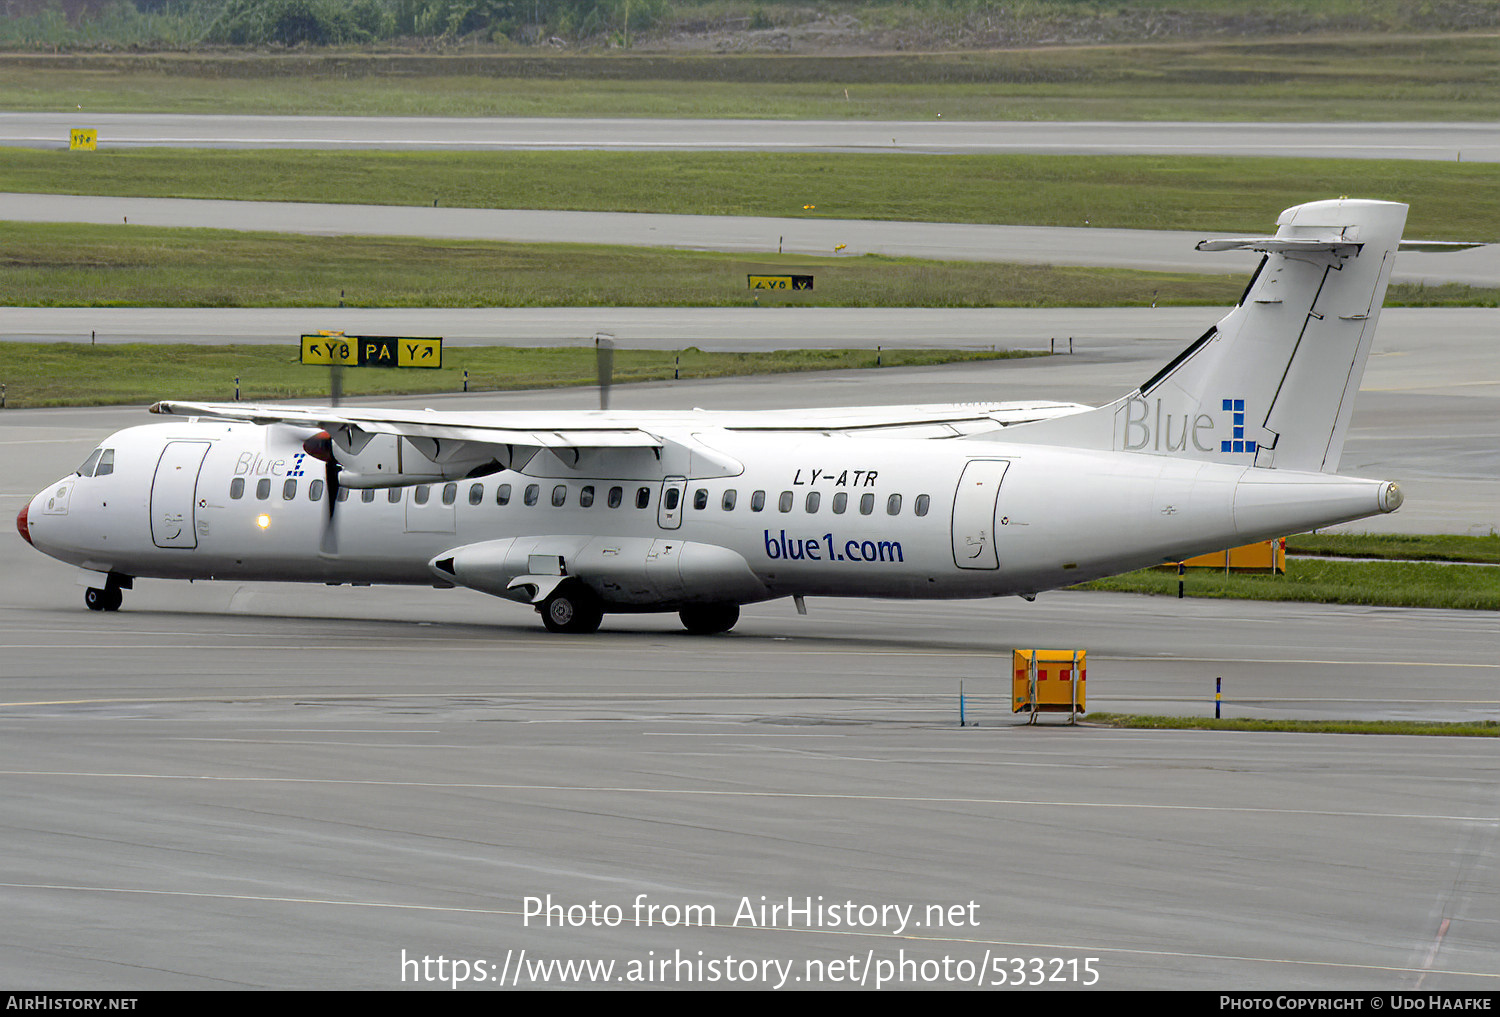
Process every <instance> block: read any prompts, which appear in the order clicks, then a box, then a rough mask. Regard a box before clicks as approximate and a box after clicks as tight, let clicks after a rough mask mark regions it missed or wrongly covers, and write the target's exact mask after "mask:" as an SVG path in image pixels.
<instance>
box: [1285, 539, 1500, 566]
mask: <svg viewBox="0 0 1500 1017" xmlns="http://www.w3.org/2000/svg"><path fill="white" fill-rule="evenodd" d="M1286 550H1287V553H1288V554H1305V555H1319V556H1323V557H1333V558H1386V559H1399V560H1407V561H1450V562H1474V563H1479V564H1490V565H1500V534H1496V533H1490V534H1487V535H1485V536H1467V535H1463V534H1453V533H1423V534H1414V533H1299V534H1296V535H1295V536H1291V537H1287V538H1286Z"/></svg>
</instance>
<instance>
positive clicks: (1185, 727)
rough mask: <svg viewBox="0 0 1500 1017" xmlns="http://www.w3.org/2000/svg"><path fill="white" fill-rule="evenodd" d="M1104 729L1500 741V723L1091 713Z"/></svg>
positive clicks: (1092, 722)
mask: <svg viewBox="0 0 1500 1017" xmlns="http://www.w3.org/2000/svg"><path fill="white" fill-rule="evenodd" d="M1087 717H1088V723H1089V724H1092V725H1098V726H1100V727H1117V728H1145V729H1149V730H1177V731H1288V732H1295V733H1298V734H1377V735H1444V736H1448V737H1466V738H1500V721H1494V720H1481V721H1473V722H1467V721H1460V722H1456V723H1441V722H1436V721H1415V720H1252V719H1224V718H1219V719H1214V718H1211V717H1160V716H1151V715H1148V714H1134V713H1090V714H1088V715H1087Z"/></svg>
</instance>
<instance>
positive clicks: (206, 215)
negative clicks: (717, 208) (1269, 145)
mask: <svg viewBox="0 0 1500 1017" xmlns="http://www.w3.org/2000/svg"><path fill="white" fill-rule="evenodd" d="M1279 211H1280V209H1267V211H1266V228H1265V230H1264V232H1265V233H1272V232H1274V231H1275V230H1274V224H1275V216H1276V213H1277V212H1279ZM0 220H13V221H16V222H84V223H99V224H105V225H109V224H115V223H120V224H122V225H123V224H127V223H135V224H137V225H141V226H169V227H205V228H214V229H230V230H259V231H269V232H274V233H304V234H313V235H319V236H322V235H327V236H334V235H358V236H407V237H430V238H433V239H444V240H489V241H498V242H509V243H573V244H597V243H604V242H607V243H610V244H622V245H626V246H632V247H673V248H680V249H687V250H711V251H744V252H746V253H755V252H762V253H770V252H773V251H776V252H785V253H789V254H816V255H832V254H834V253H835V251H834V248H835V246H837V245H839V244H843V245H846V249H845V250H844V251H842V252H840V256H854V255H860V254H888V255H896V256H902V257H913V258H928V259H934V260H949V261H996V262H1018V263H1022V264H1050V265H1086V266H1091V267H1121V268H1137V269H1144V270H1148V271H1159V272H1218V273H1225V272H1228V273H1235V274H1243V275H1245V276H1247V277H1248V275H1249V274H1250V272H1251V271H1252V270H1254V268H1255V265H1256V262H1257V261H1258V256H1257V255H1255V254H1250V253H1245V252H1225V253H1214V254H1203V253H1199V252H1198V251H1195V250H1194V249H1193V247H1194V245H1195V244H1196V243H1198V241H1200V240H1206V239H1209V238H1211V237H1218V236H1220V235H1221V234H1220V233H1216V232H1214V231H1210V230H1204V231H1198V232H1186V231H1174V230H1111V229H1094V228H1091V227H1085V226H1083V225H1082V224H1080V225H1079V226H1077V227H1062V226H1055V227H1054V226H1003V225H983V224H972V223H922V222H887V221H876V220H860V219H791V218H775V217H755V216H701V215H652V214H637V213H624V212H549V211H531V210H525V209H472V208H431V207H420V206H390V205H330V204H315V203H307V202H266V201H199V200H188V199H176V198H106V197H93V196H86V195H55V194H17V193H0ZM1236 235H1237V234H1236ZM1442 239H1450V240H1463V239H1465V238H1463V237H1448V238H1442ZM1392 278H1393V279H1395V281H1397V282H1420V283H1424V284H1427V285H1440V284H1442V283H1445V282H1457V283H1463V284H1466V285H1470V286H1500V244H1491V245H1487V246H1485V247H1479V248H1472V249H1470V250H1467V251H1458V252H1454V253H1450V254H1431V253H1420V252H1415V251H1406V252H1403V253H1402V254H1401V255H1400V256H1399V258H1398V260H1397V264H1396V268H1395V271H1394V273H1393V275H1392Z"/></svg>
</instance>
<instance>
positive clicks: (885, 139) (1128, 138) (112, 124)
mask: <svg viewBox="0 0 1500 1017" xmlns="http://www.w3.org/2000/svg"><path fill="white" fill-rule="evenodd" d="M1495 126H1496V125H1495V124H1494V123H1483V122H1480V123H1462V122H1448V123H1443V122H1427V123H1420V122H1388V123H1362V122H1333V123H1290V122H1281V123H1254V122H1243V123H1237V122H1191V121H1078V122H1068V121H971V120H941V119H934V120H921V121H918V120H888V121H887V120H863V121H862V120H723V119H694V120H681V119H676V120H672V119H649V118H629V117H607V118H606V117H385V116H221V115H215V114H195V113H101V112H95V111H92V110H76V111H71V112H65V113H56V112H42V113H19V112H3V113H0V145H30V146H37V147H43V148H66V147H67V146H68V140H69V133H70V131H71V130H72V129H73V128H77V127H85V128H94V129H95V130H97V131H98V132H99V135H98V137H99V144H100V146H101V147H108V146H118V147H146V146H153V147H154V146H165V147H176V148H210V147H212V148H323V149H357V148H379V149H395V150H398V151H399V150H413V149H468V150H476V151H500V150H515V149H567V148H591V149H625V150H655V151H669V152H680V151H693V150H698V151H702V150H719V151H747V150H748V151H808V152H829V151H844V152H931V153H971V154H978V153H1027V154H1058V153H1071V154H1077V155H1215V156H1251V157H1255V156H1268V155H1275V156H1300V157H1307V158H1330V159H1419V160H1434V159H1435V160H1442V161H1445V162H1453V161H1461V162H1495V161H1497V160H1500V136H1497V134H1496V131H1495Z"/></svg>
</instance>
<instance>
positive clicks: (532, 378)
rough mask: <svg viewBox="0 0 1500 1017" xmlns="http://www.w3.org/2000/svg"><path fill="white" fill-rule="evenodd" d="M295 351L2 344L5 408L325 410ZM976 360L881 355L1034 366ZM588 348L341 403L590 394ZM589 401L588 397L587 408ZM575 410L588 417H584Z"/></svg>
mask: <svg viewBox="0 0 1500 1017" xmlns="http://www.w3.org/2000/svg"><path fill="white" fill-rule="evenodd" d="M299 353H300V349H299V347H298V346H297V344H296V342H295V339H293V340H289V341H288V343H287V344H286V345H285V346H197V345H170V344H161V345H157V344H135V343H121V344H118V345H113V344H112V345H107V346H93V345H90V344H88V343H24V342H14V343H11V342H5V343H0V382H3V383H5V385H6V404H7V405H8V406H10V407H13V408H26V407H38V406H101V405H110V404H119V403H127V404H128V403H147V402H152V401H154V400H157V399H163V398H169V397H170V398H173V399H184V400H200V401H218V402H227V401H230V400H232V399H233V398H234V394H235V382H236V379H238V381H239V388H240V398H241V399H243V400H245V401H247V402H253V401H257V400H267V399H304V400H314V401H318V402H326V401H327V398H328V384H329V377H328V371H327V370H326V369H320V368H317V367H308V366H304V365H302V364H301V363H299V361H298V357H299ZM1035 355H1038V354H1032V353H1017V352H1011V351H1004V350H1001V351H980V350H939V349H934V350H891V349H887V350H883V351H881V353H880V363H881V365H882V367H917V366H925V365H931V364H947V363H959V362H969V361H978V360H1004V359H1008V358H1013V357H1026V356H1035ZM875 361H876V352H875V350H873V349H871V350H778V351H775V352H766V353H706V352H704V351H702V350H698V349H695V348H687V349H684V350H682V351H680V352H674V351H670V350H630V349H620V350H616V351H615V359H614V380H615V382H616V383H617V384H628V383H630V382H641V381H668V380H671V379H672V378H673V376H674V372H680V376H681V377H683V378H722V377H732V376H743V375H752V374H781V373H787V372H793V371H831V370H847V369H852V368H863V367H871V368H873V367H874V366H875ZM595 370H596V367H595V355H594V350H593V347H592V346H589V347H581V348H571V347H561V348H559V347H547V348H524V347H513V346H455V347H450V348H448V349H445V350H444V351H443V367H442V369H441V370H436V371H433V370H404V371H402V370H379V369H373V368H365V369H359V370H353V369H351V370H346V371H345V372H344V374H343V391H344V395H345V397H346V398H351V397H356V396H385V395H415V394H420V393H428V392H459V391H462V390H463V385H464V372H465V371H468V380H469V391H471V392H482V391H506V390H514V389H531V388H555V387H565V386H580V385H594V384H596V381H597V377H596V374H595ZM580 399H582V397H580ZM580 408H591V407H588V406H583V405H580Z"/></svg>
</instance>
